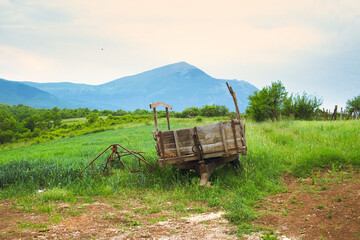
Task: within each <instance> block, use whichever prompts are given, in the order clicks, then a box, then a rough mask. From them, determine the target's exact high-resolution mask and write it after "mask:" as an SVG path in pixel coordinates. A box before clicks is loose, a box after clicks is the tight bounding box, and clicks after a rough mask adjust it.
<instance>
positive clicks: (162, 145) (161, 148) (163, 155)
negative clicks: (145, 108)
mask: <svg viewBox="0 0 360 240" xmlns="http://www.w3.org/2000/svg"><path fill="white" fill-rule="evenodd" d="M154 109H155V108H154ZM162 135H163V134H162V132H161V131H160V132H159V140H160V155H161V156H162V157H165V149H164V141H163V137H162Z"/></svg>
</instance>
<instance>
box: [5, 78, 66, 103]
mask: <svg viewBox="0 0 360 240" xmlns="http://www.w3.org/2000/svg"><path fill="white" fill-rule="evenodd" d="M0 103H7V104H11V105H17V104H24V105H27V106H31V107H35V108H53V107H56V106H57V107H63V106H65V104H64V103H62V101H61V100H59V99H58V98H57V97H55V96H54V95H51V94H49V93H48V92H45V91H43V90H40V89H38V88H35V87H31V86H28V85H26V84H22V83H19V82H14V81H8V80H5V79H2V78H0Z"/></svg>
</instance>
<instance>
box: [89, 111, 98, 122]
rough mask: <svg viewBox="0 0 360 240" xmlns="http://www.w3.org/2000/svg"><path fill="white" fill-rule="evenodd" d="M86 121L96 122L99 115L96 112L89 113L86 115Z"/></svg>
mask: <svg viewBox="0 0 360 240" xmlns="http://www.w3.org/2000/svg"><path fill="white" fill-rule="evenodd" d="M86 119H87V122H88V123H90V124H92V123H94V122H97V121H98V120H99V115H98V114H97V113H91V114H88V115H86Z"/></svg>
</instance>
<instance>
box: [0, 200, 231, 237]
mask: <svg viewBox="0 0 360 240" xmlns="http://www.w3.org/2000/svg"><path fill="white" fill-rule="evenodd" d="M120 204H121V203H120V202H119V203H116V204H115V206H116V207H114V203H113V201H111V203H109V202H108V201H107V200H106V199H103V200H98V201H96V202H93V203H91V204H75V205H69V204H67V203H57V209H58V213H57V214H55V217H56V216H57V217H59V216H60V220H59V221H58V222H57V223H54V222H53V220H52V219H53V218H54V214H52V215H49V214H46V213H40V212H32V211H31V212H26V211H23V210H18V209H16V208H17V207H16V206H14V204H13V203H12V202H11V201H10V200H5V201H3V202H2V203H1V204H0V216H1V218H0V239H34V238H37V239H94V238H96V239H149V238H150V239H237V237H236V236H235V235H234V234H233V233H234V231H233V230H235V227H233V226H231V224H229V223H228V221H227V220H225V219H224V218H223V217H222V215H223V214H224V212H220V211H219V210H218V209H213V210H214V212H205V213H190V214H189V216H182V215H186V214H184V212H177V211H173V210H166V205H171V203H164V210H161V211H158V212H151V211H147V209H146V207H145V206H144V205H141V204H136V203H135V204H132V205H131V207H130V206H127V205H126V204H125V205H120ZM197 204H204V203H197ZM189 207H190V208H191V207H192V206H189ZM75 209H81V211H75ZM190 212H191V210H190ZM231 234H232V235H231Z"/></svg>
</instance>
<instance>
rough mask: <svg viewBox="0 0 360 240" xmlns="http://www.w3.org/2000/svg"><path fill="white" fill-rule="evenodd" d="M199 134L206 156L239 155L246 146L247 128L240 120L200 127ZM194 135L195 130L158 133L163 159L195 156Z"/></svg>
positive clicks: (198, 128)
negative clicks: (216, 154)
mask: <svg viewBox="0 0 360 240" xmlns="http://www.w3.org/2000/svg"><path fill="white" fill-rule="evenodd" d="M197 133H198V136H199V140H200V143H201V145H202V147H203V152H204V154H205V155H206V156H209V154H213V153H216V152H222V153H224V154H229V152H235V153H236V154H237V153H239V152H241V151H242V149H243V148H242V147H243V146H246V145H245V144H244V143H245V142H244V140H245V138H244V135H245V128H243V129H242V128H241V127H240V122H239V121H238V120H233V121H226V122H222V121H221V122H220V124H219V123H217V124H211V125H206V126H200V127H197ZM193 134H194V129H193V128H185V129H178V130H176V131H175V130H170V131H160V132H158V136H159V138H158V142H159V145H160V151H161V157H162V158H174V157H177V158H184V157H186V158H188V157H189V156H194V152H193V146H194V140H193ZM206 156H205V158H206ZM178 161H179V159H178Z"/></svg>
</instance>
